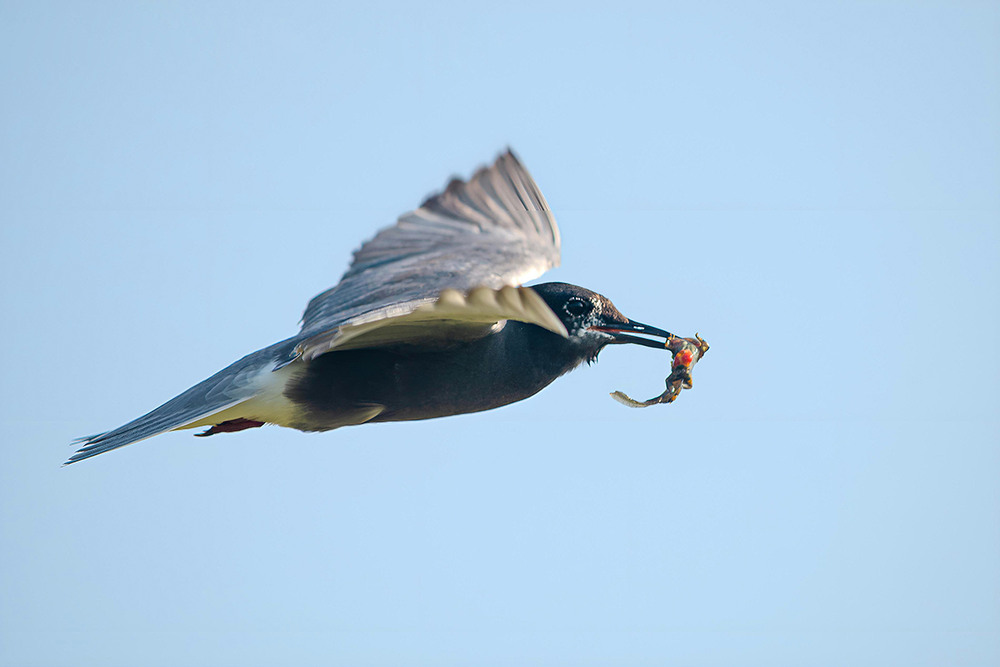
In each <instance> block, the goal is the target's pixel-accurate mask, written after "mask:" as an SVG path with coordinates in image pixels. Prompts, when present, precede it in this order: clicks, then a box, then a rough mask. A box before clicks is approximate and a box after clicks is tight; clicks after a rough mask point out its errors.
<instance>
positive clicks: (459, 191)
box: [299, 150, 559, 340]
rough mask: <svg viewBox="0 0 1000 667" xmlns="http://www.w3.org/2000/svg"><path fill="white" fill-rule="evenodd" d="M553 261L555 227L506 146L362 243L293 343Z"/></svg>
mask: <svg viewBox="0 0 1000 667" xmlns="http://www.w3.org/2000/svg"><path fill="white" fill-rule="evenodd" d="M558 265H559V229H558V227H557V226H556V221H555V219H554V218H553V216H552V212H551V211H550V210H549V206H548V204H547V203H546V201H545V198H544V197H543V196H542V193H541V191H540V190H539V189H538V186H537V185H536V184H535V181H534V180H533V179H532V178H531V175H530V174H529V173H528V171H527V170H526V169H525V168H524V166H523V165H521V163H520V162H519V161H518V159H517V158H516V157H515V156H514V154H513V153H512V152H510V151H509V150H508V151H507V152H506V153H504V154H503V155H501V156H500V157H499V158H497V160H496V162H494V163H493V164H492V165H491V166H489V167H486V168H483V169H480V170H479V171H477V172H476V173H475V175H474V176H473V177H472V178H471V179H469V181H468V182H465V181H461V180H458V179H455V180H453V181H452V182H451V183H449V184H448V187H447V188H446V189H445V191H444V192H442V193H440V194H437V195H434V196H432V197H430V198H429V199H428V200H427V201H425V202H424V203H423V205H421V207H420V208H418V209H417V210H415V211H411V212H409V213H406V214H404V215H403V216H401V217H400V218H399V220H398V221H397V222H396V224H395V225H394V226H393V227H389V228H387V229H383V230H382V231H381V232H379V233H378V235H376V236H375V238H373V239H372V240H371V241H368V242H367V243H365V244H364V245H363V246H362V247H361V249H360V250H358V251H357V252H356V253H354V261H353V262H352V263H351V266H350V268H349V269H348V271H347V273H345V274H344V277H343V278H341V280H340V283H338V284H337V285H336V286H335V287H333V288H332V289H329V290H327V291H326V292H323V293H322V294H320V295H319V296H317V297H315V298H314V299H313V300H312V301H310V302H309V306H308V307H307V308H306V311H305V313H304V314H303V316H302V330H301V332H300V334H299V338H300V340H301V339H303V338H308V337H310V336H312V335H314V334H318V333H321V332H324V331H328V330H330V329H332V328H335V327H339V326H341V325H343V324H345V323H350V322H351V321H355V320H357V319H358V318H359V317H362V316H364V319H365V320H368V321H370V320H371V319H378V318H380V317H393V316H397V315H402V314H407V313H409V312H412V311H413V310H414V309H416V308H417V307H419V306H420V305H423V304H426V303H430V302H431V301H433V300H434V299H436V298H437V297H438V296H439V295H440V293H441V292H442V290H445V289H454V290H458V291H460V292H467V291H469V290H471V289H472V288H474V287H488V288H491V289H499V288H501V287H503V286H505V285H519V284H521V283H523V282H526V281H528V280H532V279H534V278H537V277H539V276H540V275H542V274H543V273H544V272H545V271H547V270H548V269H550V268H552V267H555V266H558Z"/></svg>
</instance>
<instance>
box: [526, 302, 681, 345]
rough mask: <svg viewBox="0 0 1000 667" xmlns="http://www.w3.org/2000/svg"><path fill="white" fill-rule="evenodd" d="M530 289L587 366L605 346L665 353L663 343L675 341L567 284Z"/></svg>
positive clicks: (654, 328) (671, 337)
mask: <svg viewBox="0 0 1000 667" xmlns="http://www.w3.org/2000/svg"><path fill="white" fill-rule="evenodd" d="M532 289H533V290H535V292H537V293H538V295H539V296H541V297H542V299H543V300H544V301H545V303H546V304H547V305H548V306H549V308H551V309H552V311H553V312H554V313H555V314H556V316H557V317H558V318H559V319H560V320H561V321H562V323H563V324H564V325H565V326H566V331H567V332H568V333H569V339H568V342H569V343H570V344H572V345H575V346H578V347H581V348H583V350H582V352H583V354H584V356H585V357H586V360H587V361H588V362H592V361H594V360H595V359H597V354H598V353H599V352H600V351H601V350H602V349H603V348H604V346H605V345H615V344H622V343H634V344H636V345H645V346H646V347H653V348H657V349H660V350H666V349H667V343H668V342H669V341H670V340H672V339H673V338H675V336H674V335H673V334H672V333H670V332H669V331H664V330H663V329H657V328H656V327H652V326H649V325H648V324H642V323H641V322H636V321H635V320H630V319H629V318H627V317H625V316H624V315H622V314H621V312H619V310H618V309H617V308H615V305H614V304H613V303H611V300H610V299H608V298H607V297H605V296H602V295H600V294H598V293H597V292H591V291H590V290H588V289H585V288H583V287H578V286H576V285H570V284H568V283H543V284H541V285H533V286H532ZM643 336H652V337H653V338H644V337H643ZM656 338H662V339H664V340H656Z"/></svg>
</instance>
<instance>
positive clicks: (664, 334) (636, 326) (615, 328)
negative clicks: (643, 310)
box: [591, 320, 675, 350]
mask: <svg viewBox="0 0 1000 667" xmlns="http://www.w3.org/2000/svg"><path fill="white" fill-rule="evenodd" d="M591 329H593V330H594V331H603V332H604V333H608V334H611V335H612V336H613V337H614V340H612V341H611V342H612V343H613V344H621V343H635V344H636V345H645V346H646V347H655V348H657V349H660V350H665V349H667V342H668V341H669V340H670V339H671V338H675V336H674V335H673V334H672V333H670V332H669V331H664V330H663V329H657V328H656V327H651V326H649V325H648V324H643V323H641V322H636V321H634V320H627V321H625V322H615V323H614V324H608V325H606V326H597V327H591ZM632 334H643V335H644V336H659V337H660V338H663V339H664V340H662V341H661V340H654V339H652V338H640V337H639V336H634V335H632Z"/></svg>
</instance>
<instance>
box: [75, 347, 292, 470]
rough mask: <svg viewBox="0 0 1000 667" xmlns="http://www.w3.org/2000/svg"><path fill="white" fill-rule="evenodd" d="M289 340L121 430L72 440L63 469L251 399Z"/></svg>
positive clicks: (251, 356)
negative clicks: (71, 450) (72, 450)
mask: <svg viewBox="0 0 1000 667" xmlns="http://www.w3.org/2000/svg"><path fill="white" fill-rule="evenodd" d="M290 340H291V339H290ZM290 340H289V341H282V342H281V343H276V344H275V345H272V346H270V347H267V348H264V349H263V350H258V351H257V352H254V353H253V354H248V355H247V356H245V357H243V358H242V359H240V360H239V361H237V362H235V363H233V364H231V365H230V366H227V367H226V368H224V369H223V370H221V371H219V372H218V373H216V374H215V375H213V376H212V377H210V378H208V379H207V380H204V381H202V382H199V383H198V384H196V385H195V386H193V387H191V388H190V389H188V390H187V391H185V392H184V393H182V394H180V395H179V396H176V397H174V398H172V399H171V400H169V401H167V402H166V403H164V404H163V405H161V406H160V407H158V408H156V409H155V410H153V411H152V412H149V413H147V414H145V415H143V416H142V417H139V418H138V419H133V420H132V421H130V422H129V423H127V424H124V425H123V426H119V427H118V428H116V429H113V430H111V431H107V432H105V433H98V434H97V435H91V436H87V437H85V438H79V439H78V440H75V441H74V444H77V445H81V444H82V445H83V446H82V447H80V449H79V450H77V452H76V453H75V454H73V455H72V456H71V457H70V458H69V460H68V461H66V463H65V464H63V465H69V464H71V463H76V462H77V461H83V460H84V459H89V458H91V457H93V456H97V455H98V454H103V453H104V452H109V451H111V450H112V449H118V448H119V447H124V446H125V445H130V444H132V443H133V442H139V441H140V440H145V439H146V438H151V437H153V436H154V435H159V434H160V433H165V432H166V431H172V430H174V429H178V428H183V427H184V426H187V425H189V424H193V423H195V422H197V421H199V420H202V419H205V418H206V417H210V416H211V415H213V414H216V413H219V412H222V411H223V410H226V409H228V408H231V407H233V406H235V405H238V404H239V403H242V402H243V401H246V400H248V399H249V398H252V397H253V396H254V394H255V393H256V388H257V382H256V380H257V379H258V378H259V376H260V375H261V374H262V373H265V372H269V371H270V370H271V369H273V368H274V365H275V361H276V360H277V359H281V358H284V357H285V356H287V353H288V350H287V349H286V348H288V346H289V344H290ZM291 344H292V345H294V343H291Z"/></svg>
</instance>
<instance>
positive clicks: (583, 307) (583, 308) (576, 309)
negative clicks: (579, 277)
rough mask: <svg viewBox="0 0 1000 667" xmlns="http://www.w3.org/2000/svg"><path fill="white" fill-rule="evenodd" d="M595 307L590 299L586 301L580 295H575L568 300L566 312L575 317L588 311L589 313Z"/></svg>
mask: <svg viewBox="0 0 1000 667" xmlns="http://www.w3.org/2000/svg"><path fill="white" fill-rule="evenodd" d="M592 308H593V306H592V305H591V303H590V302H589V301H585V300H584V299H581V298H579V297H573V298H572V299H570V300H569V301H567V302H566V312H567V313H569V314H570V315H572V316H573V317H580V316H581V315H584V314H586V313H589V312H590V310H591V309H592Z"/></svg>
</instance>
